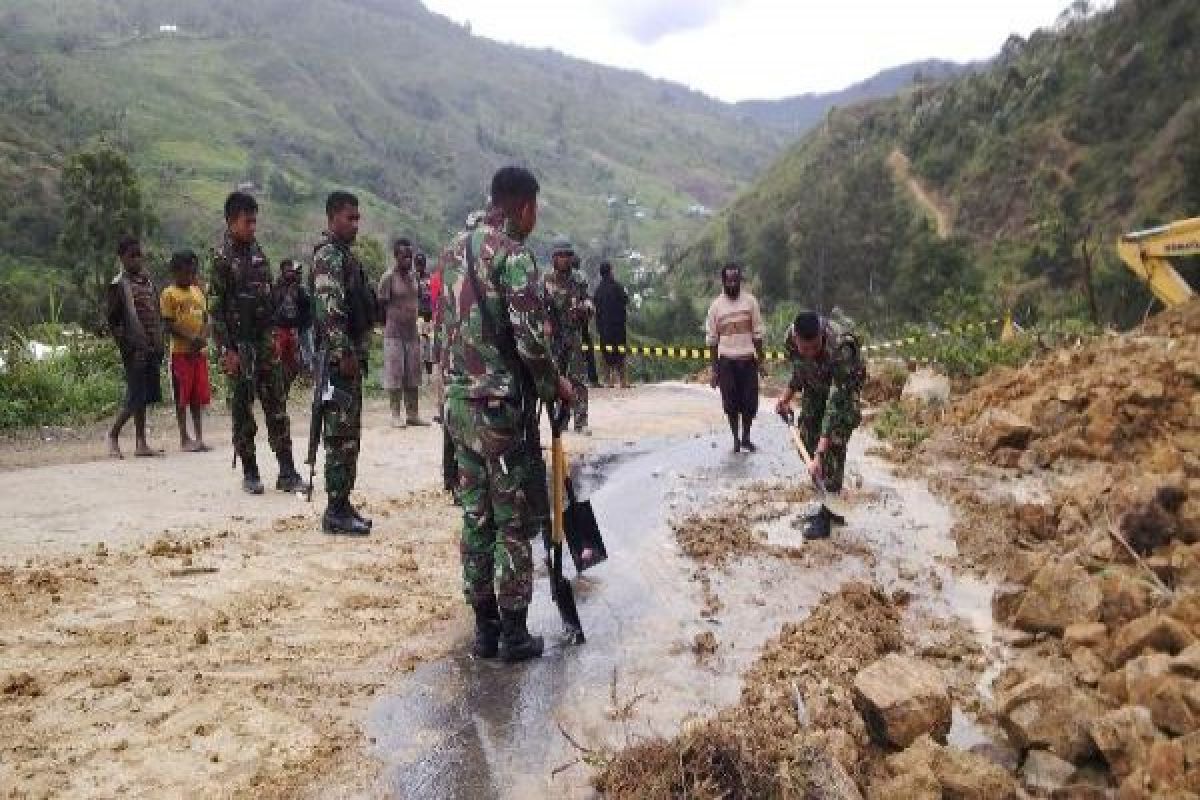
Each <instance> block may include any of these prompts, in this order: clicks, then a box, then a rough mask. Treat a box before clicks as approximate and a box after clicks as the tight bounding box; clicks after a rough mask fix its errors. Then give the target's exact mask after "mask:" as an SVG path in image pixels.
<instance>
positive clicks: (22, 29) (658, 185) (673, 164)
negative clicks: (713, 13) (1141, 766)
mask: <svg viewBox="0 0 1200 800" xmlns="http://www.w3.org/2000/svg"><path fill="white" fill-rule="evenodd" d="M164 25H170V26H175V29H174V30H170V31H163V30H160V26H164ZM0 94H2V95H3V97H4V98H5V100H6V113H5V114H4V115H3V118H2V119H0V186H2V187H3V188H4V189H6V190H7V191H8V193H10V194H11V195H12V196H14V197H16V198H18V200H17V202H15V203H14V204H13V205H11V206H9V207H7V208H5V209H3V210H2V211H0V229H3V230H4V231H6V232H8V231H11V230H20V231H22V232H23V233H22V235H21V236H17V237H13V236H6V237H4V238H3V239H2V240H0V252H6V253H7V255H8V256H9V257H10V258H13V257H19V258H22V259H29V258H36V257H38V256H39V255H44V254H45V252H46V250H47V249H48V248H49V245H50V244H51V243H52V242H53V240H54V238H55V233H56V230H55V227H56V225H57V221H56V211H55V204H56V197H55V185H56V181H57V170H58V168H59V167H60V166H61V164H62V162H63V159H64V157H65V156H66V155H67V154H68V153H69V152H70V151H72V150H73V149H75V148H77V147H78V146H80V145H81V144H83V143H85V142H87V141H89V140H91V139H93V138H95V137H97V136H104V137H105V138H107V139H109V140H110V141H115V142H116V143H118V144H119V145H120V146H121V147H122V149H124V150H125V151H126V152H128V153H129V154H130V156H131V157H132V158H133V160H134V162H135V164H136V166H137V168H138V170H139V173H140V175H141V177H142V179H143V184H144V188H145V189H146V191H147V192H148V194H149V195H150V198H151V200H152V202H153V204H154V206H155V208H156V210H157V211H158V213H159V216H160V217H161V219H162V223H163V225H162V231H161V235H160V239H161V240H162V242H163V243H164V244H167V243H170V244H182V243H189V244H193V245H199V244H202V243H204V242H206V241H208V240H209V239H210V238H211V236H212V234H213V232H214V230H215V229H216V228H217V227H218V226H219V218H218V213H217V212H218V207H219V201H220V199H221V197H222V196H223V195H224V193H226V192H227V191H228V190H229V189H231V188H232V187H234V186H235V185H237V184H238V183H240V182H243V181H250V182H253V183H255V184H258V185H259V186H260V187H262V192H263V194H264V196H265V197H266V198H267V200H268V201H269V210H268V213H266V214H265V215H264V223H265V231H264V233H265V238H266V240H267V243H268V244H269V245H271V247H272V248H273V250H274V251H275V253H276V254H281V252H280V251H284V250H286V251H291V252H296V251H300V250H302V249H303V246H304V244H305V243H306V242H307V241H309V240H310V239H311V238H312V235H313V234H314V233H315V232H316V231H317V230H318V229H319V227H320V224H321V219H320V216H321V215H320V213H319V211H320V200H321V198H322V197H323V196H324V193H325V192H326V191H327V190H329V189H330V188H333V187H334V186H338V185H348V186H350V187H353V188H354V189H356V190H358V191H360V192H361V193H362V194H363V195H365V196H366V198H367V199H368V202H369V210H370V217H369V219H370V221H369V226H370V232H371V233H374V234H377V235H388V234H392V233H394V232H397V231H407V232H410V233H415V234H416V235H417V237H418V238H419V239H420V240H421V242H422V243H423V244H424V245H425V246H426V247H433V246H435V245H436V244H437V242H438V240H439V239H440V238H442V237H444V235H445V233H446V229H447V228H448V227H451V226H454V225H457V224H460V223H461V220H462V217H463V216H464V215H465V214H466V212H467V211H468V210H470V209H472V208H474V207H477V206H478V205H479V204H480V203H481V201H482V199H483V196H484V188H485V187H484V184H485V181H486V179H487V177H488V176H489V175H490V171H491V170H492V169H494V168H495V167H496V166H499V165H501V164H503V163H506V162H512V161H519V162H525V163H528V164H530V165H532V166H534V167H535V168H536V171H537V172H538V174H539V176H540V177H541V178H542V181H543V183H544V185H545V198H544V199H545V202H544V216H545V230H547V231H550V230H568V231H569V232H570V233H572V234H573V235H575V236H576V237H578V238H580V239H582V240H584V241H589V242H590V241H591V240H592V239H597V240H599V241H600V242H601V243H603V242H604V241H608V240H615V239H617V238H622V239H625V240H628V243H629V245H631V246H634V247H639V248H641V249H644V250H651V249H655V250H656V249H657V246H658V242H660V241H661V240H662V239H663V238H664V236H665V235H666V233H667V232H668V231H672V232H673V231H676V230H679V229H683V230H686V229H687V226H688V225H689V224H690V223H689V220H688V218H687V217H686V214H685V213H684V212H685V211H686V208H687V207H688V206H689V205H691V204H694V203H703V204H706V205H713V206H715V205H720V204H722V203H723V202H724V201H726V200H727V199H728V198H730V197H731V196H732V195H733V194H734V192H735V191H736V190H737V189H739V188H740V187H742V186H744V185H745V183H746V182H747V181H748V180H749V179H750V178H751V177H752V176H753V175H755V174H756V173H757V172H758V171H759V170H760V169H761V168H762V167H763V166H765V165H766V163H768V161H769V160H770V158H771V157H772V156H773V155H774V154H776V153H777V152H778V150H779V148H780V147H781V146H782V135H781V134H779V133H777V132H773V131H767V130H762V129H759V128H758V126H756V125H754V124H752V123H748V122H747V121H745V120H744V119H742V118H741V117H740V116H739V115H738V114H736V113H735V112H734V111H733V110H732V109H731V108H730V107H729V106H726V105H724V104H722V103H719V102H717V101H715V100H712V99H709V98H707V97H705V96H703V95H700V94H698V93H695V92H692V91H689V90H687V89H685V88H683V87H680V86H677V85H673V84H669V83H665V82H661V81H656V80H652V79H649V78H646V77H644V76H642V75H639V74H636V73H633V72H626V71H621V70H615V69H611V68H605V67H600V66H595V65H591V64H587V63H584V62H581V61H577V60H574V59H570V58H567V57H564V56H562V55H559V54H556V53H553V52H549V51H535V50H529V49H523V48H518V47H513V46H508V45H501V44H498V43H495V42H491V41H488V40H485V39H481V38H477V37H474V36H472V35H471V34H470V33H469V32H468V31H467V30H465V29H464V28H462V27H460V26H457V25H455V24H453V23H451V22H450V21H448V20H446V19H444V18H442V17H439V16H436V15H434V14H431V13H429V12H428V11H426V10H425V8H424V7H423V6H422V5H421V4H420V3H418V2H416V1H415V0H329V1H328V2H319V3H318V2H304V3H297V2H292V1H291V0H238V1H237V2H235V1H234V0H214V1H213V2H207V1H206V0H178V1H177V2H174V3H172V4H170V7H169V8H163V7H162V6H160V5H159V4H154V3H150V2H146V1H145V0H47V1H46V2H41V3H38V4H36V5H32V6H31V5H30V4H27V3H23V2H18V0H0ZM610 196H617V197H620V198H621V200H622V202H623V203H625V200H626V198H630V197H632V198H635V199H636V206H633V205H629V204H628V203H625V205H624V208H626V209H628V213H625V214H622V215H614V214H613V213H612V212H611V211H610V208H609V204H608V203H607V202H606V201H607V199H608V198H609V197H610ZM635 209H636V210H635ZM637 211H640V212H641V213H640V214H639V213H636V212H637ZM614 217H615V218H614ZM32 223H36V224H32ZM31 224H32V228H34V229H35V230H33V231H30V228H31ZM620 225H624V227H625V229H626V231H623V232H619V231H617V230H616V229H617V228H618V227H619V226H620ZM618 233H620V234H621V235H620V236H618Z"/></svg>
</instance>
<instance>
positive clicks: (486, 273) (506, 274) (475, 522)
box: [438, 167, 574, 662]
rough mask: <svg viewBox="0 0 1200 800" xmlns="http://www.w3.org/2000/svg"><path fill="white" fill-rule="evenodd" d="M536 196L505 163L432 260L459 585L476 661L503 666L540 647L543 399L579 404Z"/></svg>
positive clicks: (528, 180) (532, 184)
mask: <svg viewBox="0 0 1200 800" xmlns="http://www.w3.org/2000/svg"><path fill="white" fill-rule="evenodd" d="M537 195H538V182H537V179H536V178H534V176H533V174H532V173H530V172H529V171H528V170H526V169H524V168H521V167H505V168H504V169H501V170H500V171H499V172H497V173H496V175H495V176H494V177H493V179H492V191H491V198H492V200H491V206H490V207H489V208H488V210H487V214H486V216H485V217H484V219H483V220H482V221H481V222H480V223H479V225H478V226H477V227H475V228H474V229H473V230H472V229H468V230H466V231H464V232H462V233H460V234H459V235H458V236H457V237H456V238H455V239H454V241H453V242H452V243H451V244H450V245H449V246H448V247H447V248H446V250H445V252H444V253H443V254H442V257H441V259H440V262H439V266H440V268H441V270H442V274H443V283H442V297H441V300H440V311H439V324H438V341H439V342H444V343H445V347H444V349H443V350H442V368H443V371H444V375H445V381H446V409H445V414H446V425H447V427H448V429H449V431H450V435H451V436H452V437H453V440H454V451H455V457H456V459H457V462H458V473H459V482H458V500H459V503H460V504H461V505H462V508H463V531H462V559H463V591H464V594H465V596H466V599H467V602H468V603H469V604H470V605H471V607H472V608H473V609H474V610H475V644H474V654H475V656H476V657H478V658H495V657H496V656H497V655H499V656H500V657H501V658H502V659H503V660H505V661H508V662H515V661H524V660H526V659H530V658H537V657H538V656H540V655H541V654H542V646H543V643H542V637H540V636H531V635H530V633H529V630H528V628H527V626H526V618H527V614H528V610H529V603H530V600H531V599H532V597H533V545H532V543H531V540H532V539H533V537H534V536H536V535H537V533H538V532H539V530H540V529H541V527H542V526H543V525H545V523H546V519H547V517H548V515H549V502H548V499H547V497H546V483H545V474H546V473H545V462H544V460H543V459H542V453H541V448H540V446H539V445H538V434H537V427H538V407H539V401H540V402H541V403H544V404H546V405H550V404H552V403H554V402H555V401H557V402H559V403H565V404H570V403H571V402H572V401H573V399H574V392H573V390H572V387H571V384H570V382H569V381H567V380H566V379H565V378H562V377H560V376H559V373H558V370H557V369H556V368H555V364H554V358H553V355H552V354H551V352H550V349H549V346H548V344H547V341H546V338H545V335H544V328H543V325H544V324H545V322H546V307H545V305H544V300H543V297H542V283H541V278H540V276H539V275H538V268H537V265H536V263H535V262H534V259H533V256H532V255H531V254H530V252H529V250H528V249H527V248H526V247H525V245H524V242H525V240H526V238H527V237H528V236H529V234H530V233H532V232H533V229H534V226H535V225H536V224H537Z"/></svg>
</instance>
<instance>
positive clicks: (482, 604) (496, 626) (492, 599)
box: [471, 594, 500, 658]
mask: <svg viewBox="0 0 1200 800" xmlns="http://www.w3.org/2000/svg"><path fill="white" fill-rule="evenodd" d="M473 608H474V609H475V644H474V645H473V646H472V648H471V654H472V655H474V656H475V657H476V658H495V657H496V655H497V653H498V652H499V649H500V608H499V607H498V606H497V605H496V596H495V595H494V594H493V595H488V597H487V598H486V599H485V600H481V601H478V602H477V603H476V605H475V606H473Z"/></svg>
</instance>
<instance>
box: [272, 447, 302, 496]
mask: <svg viewBox="0 0 1200 800" xmlns="http://www.w3.org/2000/svg"><path fill="white" fill-rule="evenodd" d="M278 458H279V479H278V480H276V481H275V488H276V489H278V490H279V491H281V492H287V493H289V494H294V493H296V492H306V491H308V484H307V483H305V481H304V478H303V477H302V476H301V475H300V473H299V472H297V471H296V464H295V462H294V461H292V454H291V453H280V454H279V455H278Z"/></svg>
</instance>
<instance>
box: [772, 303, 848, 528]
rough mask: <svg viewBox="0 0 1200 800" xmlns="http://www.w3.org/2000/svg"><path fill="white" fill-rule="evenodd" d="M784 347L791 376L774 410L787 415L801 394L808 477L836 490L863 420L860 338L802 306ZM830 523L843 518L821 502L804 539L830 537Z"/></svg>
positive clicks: (786, 416)
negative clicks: (852, 437)
mask: <svg viewBox="0 0 1200 800" xmlns="http://www.w3.org/2000/svg"><path fill="white" fill-rule="evenodd" d="M785 349H786V352H787V355H788V359H789V360H790V361H791V363H792V379H791V382H790V383H789V384H788V388H787V390H786V391H785V392H784V393H783V396H782V397H780V398H779V402H778V404H777V405H776V407H775V410H776V411H777V412H778V413H779V414H780V415H781V416H783V417H785V418H789V417H790V415H791V413H792V399H793V398H794V397H796V395H799V396H800V417H799V419H798V420H797V425H798V426H799V428H800V434H801V436H802V437H803V438H804V446H805V447H807V448H808V451H809V452H810V453H812V456H813V458H812V466H811V467H810V469H811V472H812V476H813V478H814V479H815V480H818V481H823V482H824V484H825V490H826V491H828V492H832V493H834V494H836V493H837V492H840V491H841V490H842V480H843V478H844V476H845V473H846V446H847V445H848V444H849V442H850V435H851V434H852V433H854V429H855V428H857V427H858V426H859V423H861V422H862V410H861V409H862V397H861V396H862V387H863V384H864V383H865V382H866V377H867V371H866V368H865V367H864V366H863V362H862V353H861V349H860V347H859V343H858V339H857V338H856V337H855V336H854V334H853V333H851V332H850V331H848V330H845V329H844V328H843V327H841V326H840V325H838V324H837V323H835V322H834V321H832V320H829V319H825V318H823V317H821V316H819V315H818V314H816V313H815V312H812V311H802V312H800V314H798V315H797V316H796V319H795V321H794V322H793V323H792V326H791V327H790V328H789V329H788V332H787V344H786V348H785ZM833 523H837V524H839V525H844V524H845V520H843V519H842V518H841V517H837V516H835V515H834V514H833V513H832V512H830V510H829V509H828V508H826V507H825V506H824V505H822V506H821V508H820V509H819V510H817V511H816V512H815V513H814V514H813V515H812V516H810V517H809V519H808V524H807V526H806V527H805V529H804V538H805V539H826V538H828V537H829V533H830V526H831V525H832V524H833Z"/></svg>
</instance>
